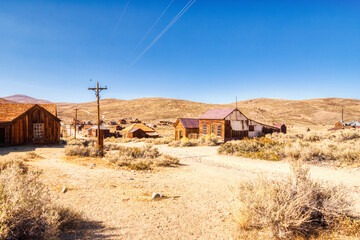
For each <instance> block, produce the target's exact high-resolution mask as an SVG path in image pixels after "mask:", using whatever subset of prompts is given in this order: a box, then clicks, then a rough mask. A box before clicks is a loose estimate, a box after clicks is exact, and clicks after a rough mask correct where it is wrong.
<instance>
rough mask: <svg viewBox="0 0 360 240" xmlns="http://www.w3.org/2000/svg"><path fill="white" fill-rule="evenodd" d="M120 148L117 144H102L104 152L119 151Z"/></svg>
mask: <svg viewBox="0 0 360 240" xmlns="http://www.w3.org/2000/svg"><path fill="white" fill-rule="evenodd" d="M119 149H120V146H119V145H118V144H115V143H105V144H104V150H105V151H115V150H119Z"/></svg>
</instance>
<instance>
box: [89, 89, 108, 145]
mask: <svg viewBox="0 0 360 240" xmlns="http://www.w3.org/2000/svg"><path fill="white" fill-rule="evenodd" d="M88 90H93V91H95V95H96V98H97V126H98V127H97V147H98V148H99V149H100V150H103V149H104V142H103V141H101V136H100V132H101V131H100V92H101V91H102V90H107V87H104V88H101V87H99V82H96V88H88Z"/></svg>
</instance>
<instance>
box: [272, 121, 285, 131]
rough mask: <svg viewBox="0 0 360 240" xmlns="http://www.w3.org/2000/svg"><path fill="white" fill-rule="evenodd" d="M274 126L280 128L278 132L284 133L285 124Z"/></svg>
mask: <svg viewBox="0 0 360 240" xmlns="http://www.w3.org/2000/svg"><path fill="white" fill-rule="evenodd" d="M274 127H276V128H278V129H280V132H282V133H286V129H287V128H286V125H285V124H283V123H279V124H275V125H274Z"/></svg>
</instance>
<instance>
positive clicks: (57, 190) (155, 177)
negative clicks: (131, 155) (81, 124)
mask: <svg viewBox="0 0 360 240" xmlns="http://www.w3.org/2000/svg"><path fill="white" fill-rule="evenodd" d="M132 145H141V143H139V144H132ZM156 147H157V148H158V149H159V150H160V151H161V152H163V153H166V154H170V155H173V156H178V157H179V158H180V159H181V161H180V162H181V164H182V165H181V166H179V167H176V168H162V169H159V170H155V171H152V172H148V171H143V172H132V171H128V170H115V169H110V168H106V167H104V166H100V165H97V166H96V167H93V168H91V167H90V165H91V164H90V163H84V164H83V165H81V164H74V163H72V162H67V161H66V160H65V159H64V149H63V148H37V149H36V150H35V151H36V153H38V154H39V155H41V156H43V157H44V158H45V159H42V160H36V161H33V162H31V165H32V166H34V167H36V168H39V169H42V170H43V179H44V181H45V182H46V184H47V185H48V186H49V187H50V188H51V190H52V193H53V197H54V199H56V201H57V202H58V203H59V204H62V205H65V206H70V207H72V208H74V209H76V210H78V211H81V212H83V213H84V215H85V216H86V217H87V218H88V219H90V220H92V221H94V222H96V223H98V225H99V227H97V228H93V229H90V233H89V236H88V238H89V239H231V238H232V237H233V233H234V229H235V227H236V226H235V224H234V223H233V221H232V219H231V218H232V214H231V213H232V211H233V206H234V203H235V202H234V198H233V195H232V193H231V191H230V190H229V186H236V185H237V183H238V182H240V181H244V180H246V179H250V178H253V177H256V176H257V175H258V174H259V173H264V174H266V175H268V176H270V177H281V176H284V175H285V174H287V173H288V172H289V166H288V164H287V163H286V162H269V161H261V160H252V159H244V158H237V157H231V156H219V155H217V154H216V150H217V147H191V148H170V147H167V146H165V145H160V146H156ZM18 151H20V152H21V151H22V150H21V149H19V148H18ZM10 154H16V153H10ZM311 175H312V176H313V178H315V179H318V180H322V181H328V182H330V183H335V184H344V185H346V186H347V187H349V189H350V190H351V191H349V194H351V195H353V196H354V197H357V199H360V198H359V197H360V196H359V190H360V189H359V186H360V172H359V170H358V169H333V168H330V167H319V166H312V167H311ZM64 186H65V187H67V188H68V191H67V192H66V193H62V192H61V189H62V188H63V187H64ZM153 192H160V193H162V194H164V195H165V196H166V198H162V199H159V200H156V199H152V198H151V195H152V193H153ZM357 204H358V205H357V209H360V207H359V206H360V201H357ZM359 212H360V211H359ZM74 238H75V239H76V236H74V235H73V236H71V237H70V239H74Z"/></svg>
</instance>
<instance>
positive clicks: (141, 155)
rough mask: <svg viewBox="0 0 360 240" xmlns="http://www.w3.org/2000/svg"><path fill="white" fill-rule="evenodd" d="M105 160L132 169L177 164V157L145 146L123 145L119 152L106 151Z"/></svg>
mask: <svg viewBox="0 0 360 240" xmlns="http://www.w3.org/2000/svg"><path fill="white" fill-rule="evenodd" d="M105 158H106V160H107V161H109V162H111V163H113V164H115V165H116V166H120V167H127V168H130V169H134V170H146V169H150V168H152V167H155V166H158V167H159V166H161V167H171V166H176V165H178V164H179V159H178V158H175V157H172V156H169V155H163V154H160V153H159V151H158V149H157V148H153V147H151V146H145V147H141V148H138V147H124V146H121V147H120V149H119V153H117V154H114V153H108V154H106V156H105Z"/></svg>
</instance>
